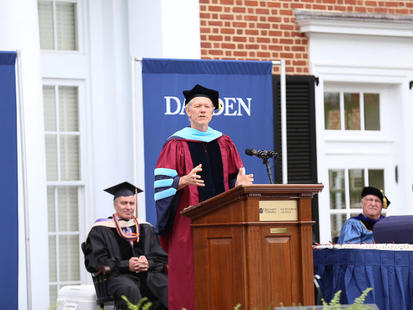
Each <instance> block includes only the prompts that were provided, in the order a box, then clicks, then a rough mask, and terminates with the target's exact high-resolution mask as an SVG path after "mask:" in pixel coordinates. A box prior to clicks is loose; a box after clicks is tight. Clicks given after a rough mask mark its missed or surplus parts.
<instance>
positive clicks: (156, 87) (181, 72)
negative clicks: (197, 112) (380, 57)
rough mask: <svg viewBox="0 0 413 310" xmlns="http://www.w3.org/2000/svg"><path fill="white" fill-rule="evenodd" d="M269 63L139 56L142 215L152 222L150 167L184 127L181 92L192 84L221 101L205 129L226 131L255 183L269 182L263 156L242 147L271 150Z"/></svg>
mask: <svg viewBox="0 0 413 310" xmlns="http://www.w3.org/2000/svg"><path fill="white" fill-rule="evenodd" d="M271 74H272V63H271V62H258V61H232V60H176V59H143V61H142V83H143V124H144V145H145V189H146V219H147V221H149V222H151V223H152V224H155V223H156V212H155V203H154V198H153V197H154V196H153V194H154V189H153V180H154V176H153V170H154V168H155V166H156V161H157V159H158V156H159V154H160V152H161V149H162V146H163V144H164V143H165V142H166V140H167V138H168V137H169V136H170V135H172V134H173V133H175V132H176V131H178V130H180V129H182V128H184V127H186V126H189V120H188V117H187V115H186V113H185V109H184V107H185V105H184V96H183V94H182V91H183V90H187V89H191V88H192V87H193V86H194V85H195V84H200V85H202V86H205V87H208V88H212V89H216V90H218V91H219V97H220V100H222V103H223V109H222V110H221V111H218V110H217V111H215V115H214V117H213V118H212V121H211V123H210V124H209V125H210V127H212V128H213V129H216V130H218V131H221V132H223V133H224V134H226V135H228V136H229V137H230V138H231V139H232V140H233V141H234V143H235V145H236V147H237V148H238V151H239V153H240V155H241V158H242V160H243V162H244V165H245V168H246V173H254V179H255V182H254V183H257V184H258V183H261V184H265V183H269V181H268V176H267V173H266V168H265V166H264V165H263V163H262V160H261V159H259V158H257V157H249V156H247V155H245V149H247V148H255V149H271V150H273V149H274V121H273V114H274V113H273V94H272V75H271Z"/></svg>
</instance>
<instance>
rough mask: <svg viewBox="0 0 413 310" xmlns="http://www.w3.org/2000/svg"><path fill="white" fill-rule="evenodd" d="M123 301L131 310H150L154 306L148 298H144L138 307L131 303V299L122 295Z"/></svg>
mask: <svg viewBox="0 0 413 310" xmlns="http://www.w3.org/2000/svg"><path fill="white" fill-rule="evenodd" d="M122 299H123V300H124V301H125V302H126V304H127V306H128V308H129V310H149V309H150V308H151V306H152V303H151V302H150V301H149V299H148V298H147V297H143V298H142V299H141V300H139V302H138V303H137V304H136V305H134V304H133V303H131V302H130V301H129V299H128V298H127V297H126V296H124V295H122Z"/></svg>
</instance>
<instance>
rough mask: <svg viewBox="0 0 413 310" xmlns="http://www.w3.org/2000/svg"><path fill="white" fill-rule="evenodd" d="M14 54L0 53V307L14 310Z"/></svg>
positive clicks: (15, 272) (15, 165)
mask: <svg viewBox="0 0 413 310" xmlns="http://www.w3.org/2000/svg"><path fill="white" fill-rule="evenodd" d="M16 55H17V53H16V52H0V143H1V146H2V152H0V171H1V177H0V193H1V197H2V200H3V202H4V204H3V208H2V217H3V221H2V225H1V226H0V244H1V246H2V249H3V250H2V254H1V255H0V266H1V268H0V292H1V294H0V305H1V307H2V308H3V309H18V264H19V256H18V253H19V245H18V236H19V230H18V227H19V226H18V225H19V221H18V168H17V165H18V163H17V113H16V68H15V62H16Z"/></svg>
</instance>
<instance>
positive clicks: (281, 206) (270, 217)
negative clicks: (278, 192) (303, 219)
mask: <svg viewBox="0 0 413 310" xmlns="http://www.w3.org/2000/svg"><path fill="white" fill-rule="evenodd" d="M259 220H260V222H269V221H297V220H298V214H297V201H296V200H261V201H260V202H259Z"/></svg>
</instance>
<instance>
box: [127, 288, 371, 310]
mask: <svg viewBox="0 0 413 310" xmlns="http://www.w3.org/2000/svg"><path fill="white" fill-rule="evenodd" d="M372 290H373V289H372V288H371V287H368V288H366V289H365V290H364V291H363V292H362V294H361V295H360V296H359V297H357V298H356V299H355V300H354V303H353V304H352V305H351V306H349V307H348V308H346V309H348V310H363V309H364V308H365V307H364V306H363V304H364V301H365V300H366V297H367V294H368V293H369V292H370V291H372ZM340 295H341V291H338V292H337V293H335V294H334V297H333V298H332V299H331V300H330V303H327V302H326V301H325V300H324V299H323V298H321V302H322V305H323V310H339V309H340V307H341V304H340ZM122 299H123V300H125V302H126V304H127V305H128V308H129V310H149V309H150V308H151V306H152V303H151V302H150V301H149V299H148V298H147V297H143V298H142V299H141V300H140V301H139V302H138V303H137V304H136V305H134V304H132V303H131V302H130V301H129V300H128V298H127V297H126V296H122ZM280 306H281V307H284V305H283V303H280ZM293 306H294V305H293ZM311 307H312V306H307V307H306V306H304V307H303V309H312V308H311ZM182 310H186V309H185V308H182ZM234 310H241V304H237V305H236V306H234ZM254 310H257V308H254ZM265 310H271V305H268V307H267V308H266V309H265Z"/></svg>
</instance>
